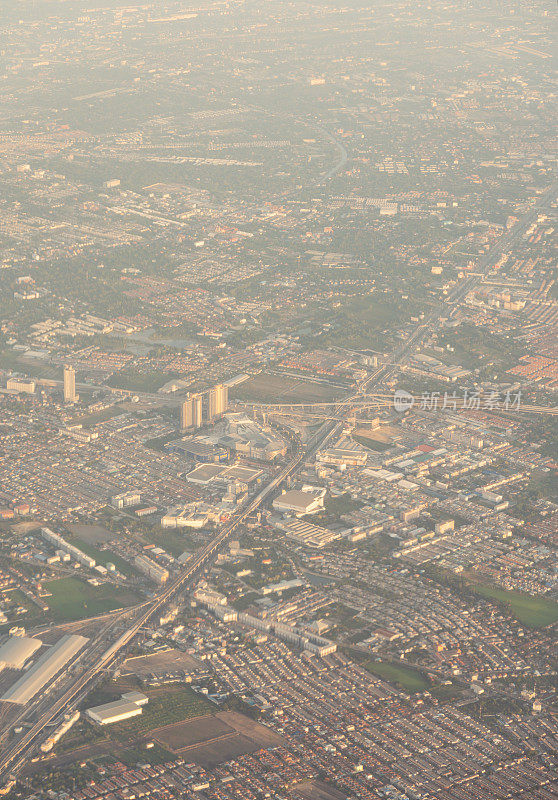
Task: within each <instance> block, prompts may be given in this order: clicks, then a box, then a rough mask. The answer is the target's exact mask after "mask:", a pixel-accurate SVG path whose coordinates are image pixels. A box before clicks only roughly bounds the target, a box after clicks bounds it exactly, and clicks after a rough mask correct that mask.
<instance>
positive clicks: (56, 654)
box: [0, 634, 89, 705]
mask: <svg viewBox="0 0 558 800" xmlns="http://www.w3.org/2000/svg"><path fill="white" fill-rule="evenodd" d="M88 641H89V639H86V638H85V636H76V635H73V634H68V635H66V636H63V637H62V638H61V639H59V640H58V642H57V643H56V644H55V645H53V646H52V647H51V648H50V649H49V650H48V651H47V652H46V653H45V654H44V655H43V656H41V657H40V658H39V660H38V661H37V662H36V663H35V664H33V666H32V667H31V669H29V670H28V671H27V672H26V673H25V674H24V675H22V676H21V678H20V679H19V680H17V681H16V682H15V683H14V684H13V686H11V687H10V688H9V689H8V691H7V692H5V693H4V694H3V695H2V697H0V700H3V701H4V702H5V703H17V704H18V705H25V703H28V702H29V700H31V699H32V698H33V697H35V695H36V694H38V693H39V692H40V691H41V690H42V689H44V687H45V686H46V685H47V684H48V683H49V681H51V680H52V679H53V678H54V677H55V675H57V674H58V673H59V672H60V671H61V670H62V669H63V668H64V667H65V666H66V665H67V664H68V663H69V662H70V661H71V660H72V658H74V656H76V655H77V654H78V653H79V651H80V650H81V649H82V647H84V645H85V644H86V643H87V642H88Z"/></svg>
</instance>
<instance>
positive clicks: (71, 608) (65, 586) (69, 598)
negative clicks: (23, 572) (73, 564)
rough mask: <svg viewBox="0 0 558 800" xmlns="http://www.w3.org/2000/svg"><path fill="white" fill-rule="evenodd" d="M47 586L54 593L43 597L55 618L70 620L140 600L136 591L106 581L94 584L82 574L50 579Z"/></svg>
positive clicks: (83, 617) (102, 612)
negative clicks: (73, 576) (81, 576)
mask: <svg viewBox="0 0 558 800" xmlns="http://www.w3.org/2000/svg"><path fill="white" fill-rule="evenodd" d="M44 587H45V589H47V590H48V591H49V592H51V593H52V597H45V598H44V600H45V602H46V603H48V606H49V608H50V610H51V614H52V616H53V617H54V619H56V620H65V621H66V620H68V621H71V620H76V619H85V618H86V617H94V616H96V615H97V614H105V613H106V612H107V611H113V610H114V609H115V608H126V606H130V605H133V604H134V603H137V602H138V600H139V598H138V596H137V595H135V594H134V593H133V592H131V591H128V590H127V589H122V588H121V587H115V586H110V585H108V584H106V583H105V584H102V585H101V586H91V584H90V583H86V582H85V581H82V580H80V579H79V578H60V579H58V580H54V581H47V582H46V583H45V584H44Z"/></svg>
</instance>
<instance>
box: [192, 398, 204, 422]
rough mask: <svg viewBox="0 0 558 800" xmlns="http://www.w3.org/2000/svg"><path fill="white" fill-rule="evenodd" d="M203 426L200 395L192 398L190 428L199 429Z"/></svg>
mask: <svg viewBox="0 0 558 800" xmlns="http://www.w3.org/2000/svg"><path fill="white" fill-rule="evenodd" d="M202 425H203V403H202V396H201V394H195V395H194V396H193V397H192V426H193V427H194V428H201V426H202Z"/></svg>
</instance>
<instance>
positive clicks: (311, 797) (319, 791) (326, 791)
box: [293, 781, 346, 800]
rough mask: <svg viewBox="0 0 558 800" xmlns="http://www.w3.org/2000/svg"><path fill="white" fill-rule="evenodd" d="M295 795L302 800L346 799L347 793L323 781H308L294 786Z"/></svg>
mask: <svg viewBox="0 0 558 800" xmlns="http://www.w3.org/2000/svg"><path fill="white" fill-rule="evenodd" d="M293 797H296V798H301V800H345V797H346V795H345V794H343V793H342V792H339V791H337V789H333V788H332V787H331V786H328V785H327V784H326V783H322V781H306V782H305V783H299V784H298V786H296V787H295V788H294V790H293Z"/></svg>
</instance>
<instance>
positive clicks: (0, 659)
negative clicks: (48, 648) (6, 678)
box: [0, 636, 43, 669]
mask: <svg viewBox="0 0 558 800" xmlns="http://www.w3.org/2000/svg"><path fill="white" fill-rule="evenodd" d="M42 644H43V643H42V642H41V641H40V639H31V638H29V637H28V636H10V638H9V639H7V640H6V641H5V642H4V643H3V644H2V645H1V646H0V665H1V666H2V667H10V668H11V669H23V665H24V664H25V662H26V661H27V659H28V658H31V656H32V655H33V653H36V652H37V650H38V649H39V648H40V647H41V646H42Z"/></svg>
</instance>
